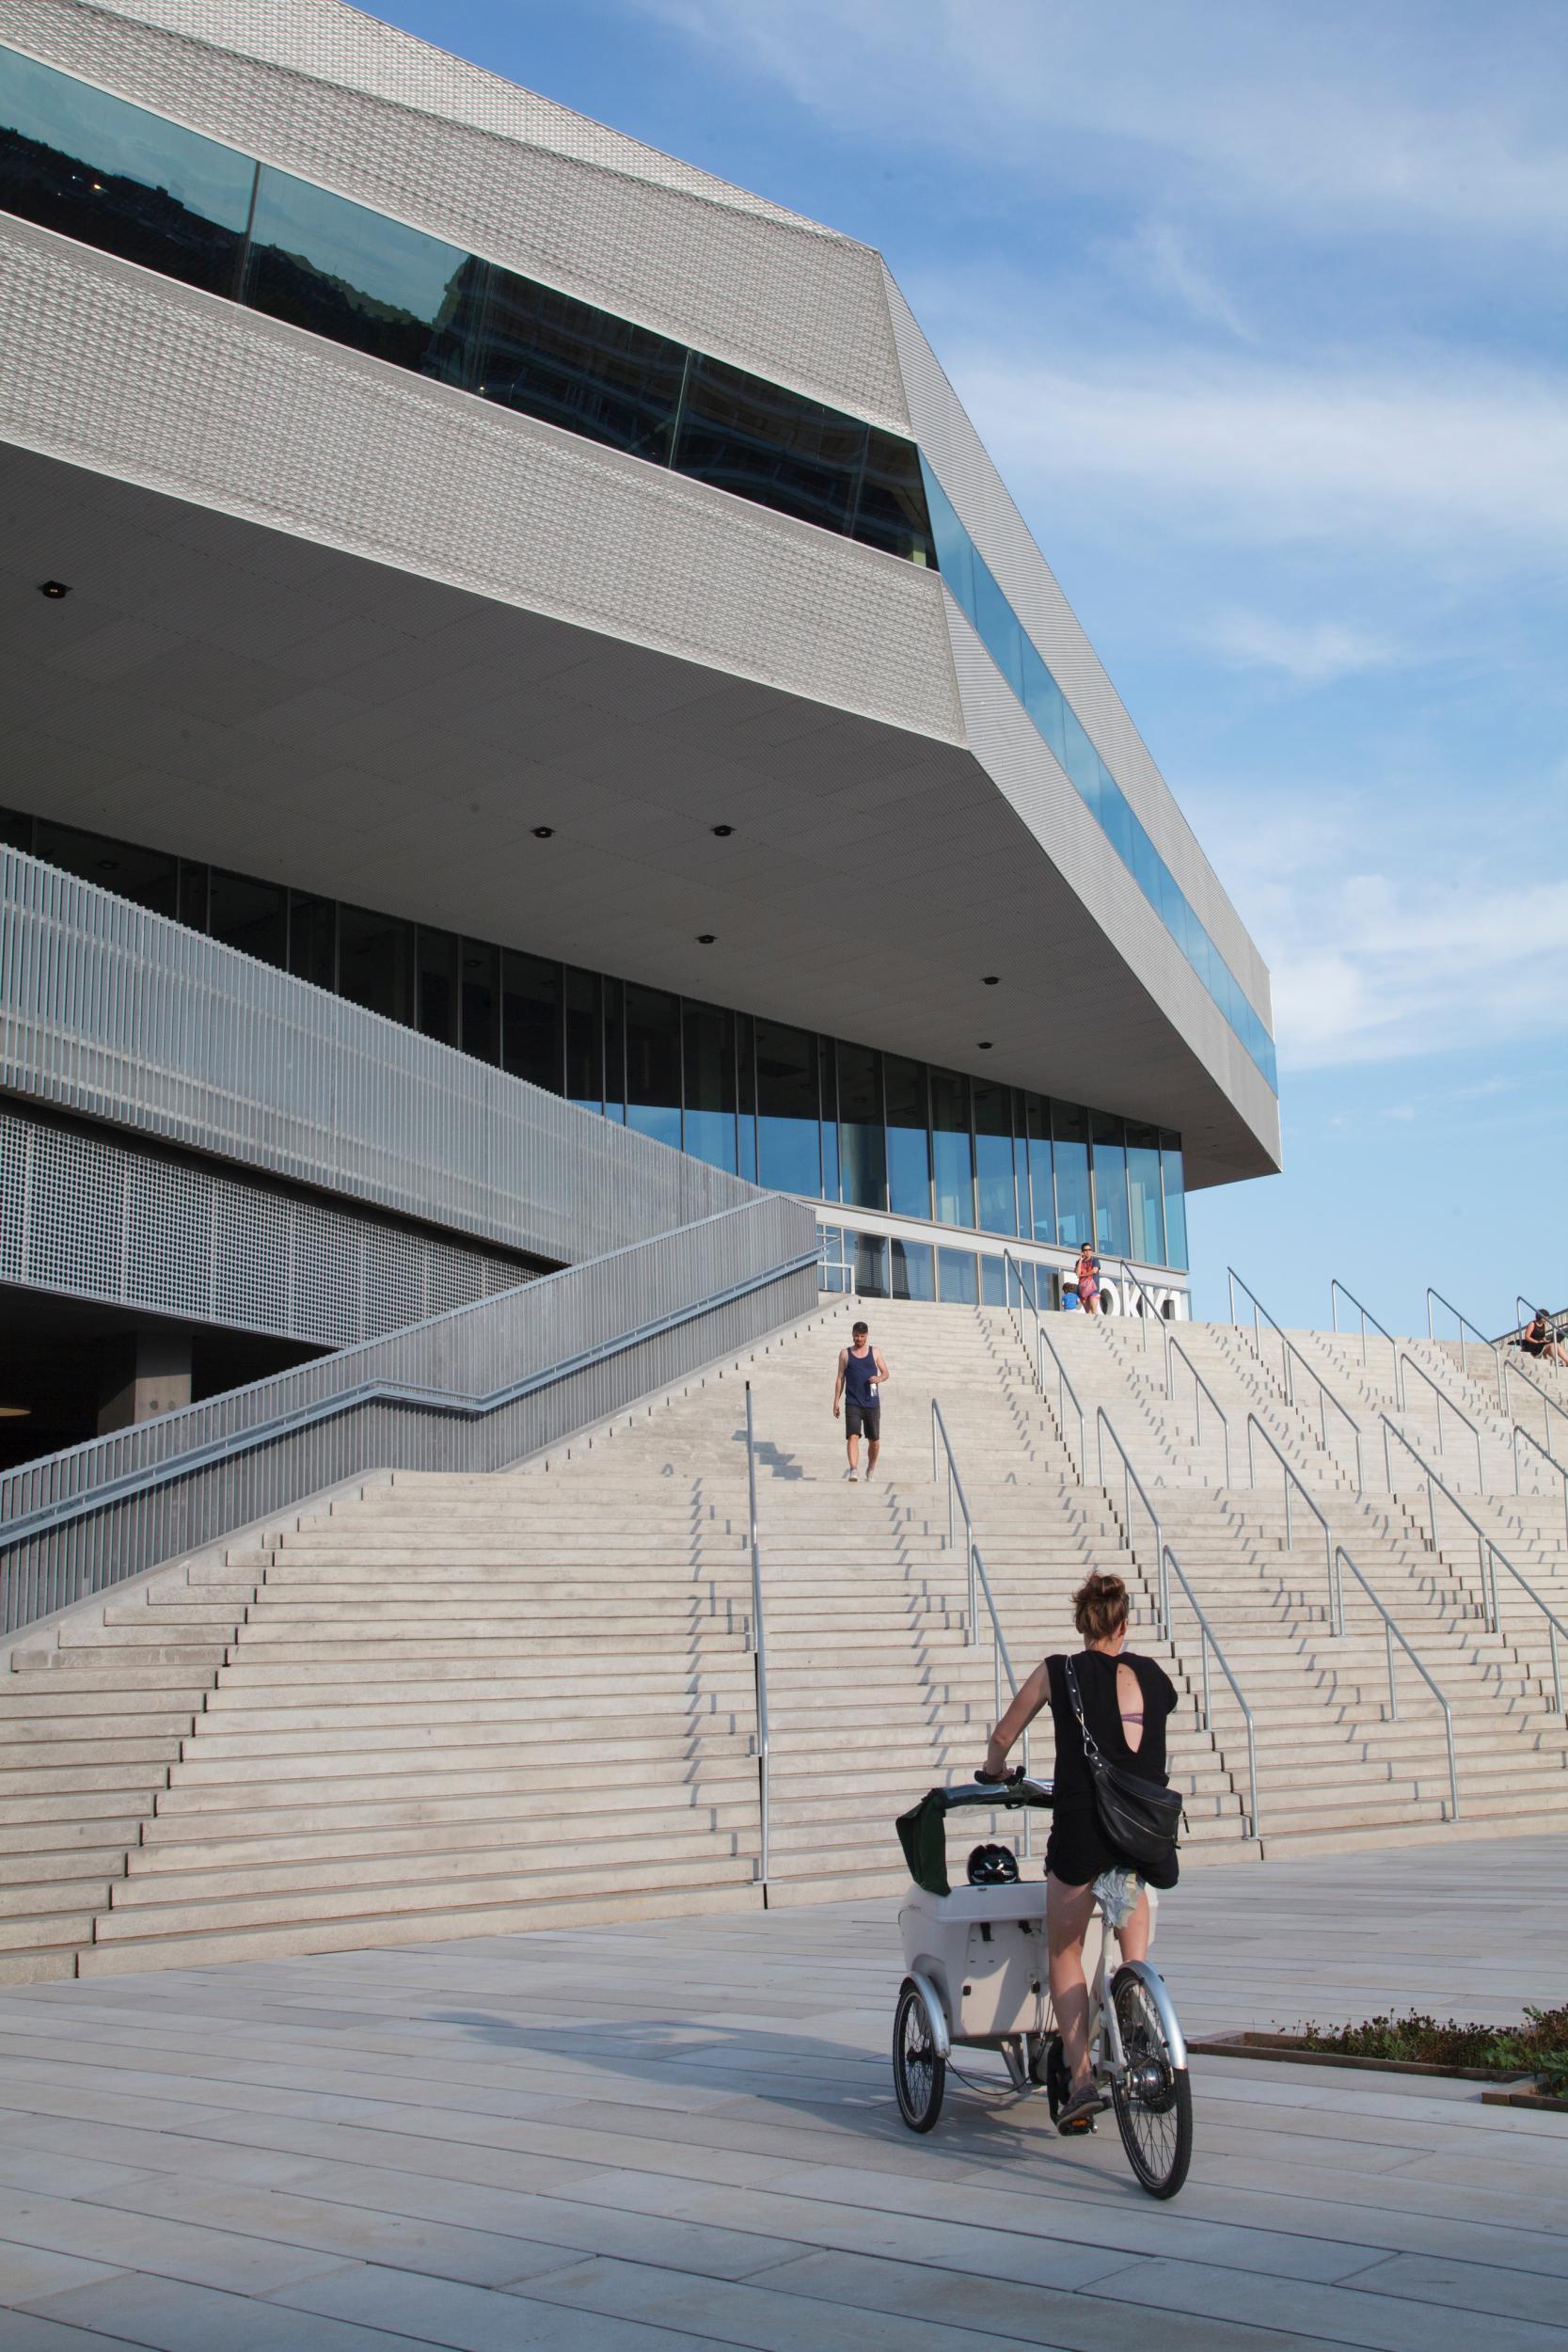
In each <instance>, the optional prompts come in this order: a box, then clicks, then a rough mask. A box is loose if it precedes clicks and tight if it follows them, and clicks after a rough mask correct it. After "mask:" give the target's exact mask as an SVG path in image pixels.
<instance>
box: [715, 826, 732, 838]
mask: <svg viewBox="0 0 1568 2352" xmlns="http://www.w3.org/2000/svg"><path fill="white" fill-rule="evenodd" d="M713 830H714V832H715V833H716V834H718V835H719V838H720V840H721V841H726V840H728V838H729V836H730V834H732V833H734V831H735V827H734V826H733V825H715V826H714V828H713Z"/></svg>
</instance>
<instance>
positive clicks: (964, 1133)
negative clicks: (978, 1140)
mask: <svg viewBox="0 0 1568 2352" xmlns="http://www.w3.org/2000/svg"><path fill="white" fill-rule="evenodd" d="M931 1152H932V1158H933V1160H934V1162H935V1166H936V1193H937V1223H938V1224H939V1225H973V1224H974V1161H973V1158H972V1156H971V1151H970V1141H969V1081H968V1079H967V1078H960V1077H959V1076H958V1074H957V1073H955V1072H953V1071H951V1070H933V1071H932V1073H931Z"/></svg>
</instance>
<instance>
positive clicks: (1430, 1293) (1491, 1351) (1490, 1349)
mask: <svg viewBox="0 0 1568 2352" xmlns="http://www.w3.org/2000/svg"><path fill="white" fill-rule="evenodd" d="M1433 1299H1435V1300H1436V1302H1437V1304H1438V1306H1439V1307H1442V1308H1444V1309H1446V1310H1447V1311H1448V1312H1449V1314H1450V1315H1452V1317H1453V1319H1454V1321H1455V1322H1456V1323H1457V1324H1458V1326H1459V1369H1460V1372H1461V1374H1463V1375H1465V1377H1466V1378H1467V1377H1468V1376H1469V1374H1468V1367H1467V1366H1466V1364H1465V1332H1466V1331H1474V1332H1475V1335H1476V1337H1477V1339H1478V1340H1479V1341H1480V1342H1481V1345H1482V1347H1484V1348H1485V1350H1486V1353H1487V1356H1488V1358H1489V1359H1490V1361H1491V1364H1492V1368H1493V1370H1494V1371H1495V1372H1496V1373H1497V1401H1498V1403H1499V1404H1501V1403H1502V1402H1503V1380H1502V1358H1501V1357H1500V1356H1499V1355H1498V1353H1497V1349H1496V1348H1495V1347H1494V1346H1493V1344H1492V1343H1491V1341H1490V1340H1489V1339H1488V1338H1487V1336H1486V1334H1485V1332H1484V1331H1482V1330H1481V1329H1480V1327H1478V1326H1477V1325H1476V1324H1473V1323H1472V1322H1471V1321H1470V1318H1469V1316H1468V1315H1465V1314H1461V1312H1460V1311H1459V1309H1458V1308H1457V1307H1456V1306H1455V1305H1454V1303H1453V1300H1452V1299H1451V1298H1445V1297H1444V1295H1443V1294H1442V1292H1441V1291H1440V1290H1434V1289H1433V1285H1432V1284H1431V1283H1430V1282H1429V1283H1428V1284H1427V1338H1428V1339H1429V1340H1431V1341H1432V1343H1433V1345H1434V1346H1435V1345H1437V1344H1438V1339H1437V1334H1436V1332H1435V1330H1434V1329H1433V1320H1432V1305H1433Z"/></svg>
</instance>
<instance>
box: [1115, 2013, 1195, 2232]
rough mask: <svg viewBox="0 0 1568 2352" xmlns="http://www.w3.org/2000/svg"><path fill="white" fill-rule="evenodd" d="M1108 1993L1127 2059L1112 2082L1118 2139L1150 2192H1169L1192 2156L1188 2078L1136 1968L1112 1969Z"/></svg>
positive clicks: (1166, 2194)
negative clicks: (1123, 2069)
mask: <svg viewBox="0 0 1568 2352" xmlns="http://www.w3.org/2000/svg"><path fill="white" fill-rule="evenodd" d="M1111 1999H1112V2001H1113V2002H1114V2003H1115V2006H1116V2012H1117V2026H1118V2028H1119V2030H1120V2033H1121V2046H1122V2053H1123V2056H1124V2057H1125V2058H1126V2060H1127V2072H1126V2074H1124V2076H1123V2077H1122V2079H1121V2081H1119V2082H1113V2084H1112V2086H1111V2095H1112V2100H1113V2103H1114V2105H1115V2106H1116V2111H1117V2129H1118V2130H1119V2132H1120V2133H1121V2144H1122V2146H1123V2147H1124V2148H1125V2149H1126V2151H1127V2161H1128V2163H1129V2164H1130V2165H1131V2166H1132V2169H1133V2171H1134V2173H1135V2174H1136V2175H1137V2178H1138V2181H1139V2183H1140V2185H1142V2186H1143V2187H1144V2188H1146V2189H1148V2193H1149V2195H1150V2196H1151V2197H1174V2196H1175V2195H1176V2192H1177V2190H1178V2189H1179V2188H1180V2186H1181V2184H1182V2182H1183V2181H1184V2180H1185V2179H1186V2177H1187V2167H1188V2166H1189V2165H1190V2164H1191V2162H1192V2160H1193V2090H1192V2084H1191V2082H1190V2081H1189V2080H1188V2076H1187V2070H1186V2068H1185V2067H1184V2066H1181V2067H1179V2066H1177V2065H1175V2064H1174V2062H1173V2060H1172V2056H1171V2046H1170V2038H1169V2036H1168V2035H1167V2033H1166V2031H1165V2025H1164V2018H1163V2016H1162V2015H1161V2011H1160V2004H1159V2003H1158V2002H1157V2001H1156V2000H1155V1999H1154V1997H1153V1995H1152V1994H1151V1993H1150V1992H1149V1989H1148V1985H1147V1984H1146V1983H1145V1982H1144V1980H1143V1979H1142V1977H1140V1976H1139V1975H1138V1973H1137V1971H1136V1970H1135V1969H1133V1968H1118V1969H1117V1974H1116V1979H1115V1981H1114V1983H1113V1984H1112V1987H1111Z"/></svg>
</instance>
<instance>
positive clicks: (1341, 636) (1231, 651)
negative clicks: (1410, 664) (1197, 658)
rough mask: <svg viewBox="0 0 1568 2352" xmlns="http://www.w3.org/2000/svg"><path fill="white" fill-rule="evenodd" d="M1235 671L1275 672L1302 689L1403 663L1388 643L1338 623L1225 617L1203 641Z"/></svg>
mask: <svg viewBox="0 0 1568 2352" xmlns="http://www.w3.org/2000/svg"><path fill="white" fill-rule="evenodd" d="M1205 642H1206V644H1208V646H1209V647H1210V648H1211V649H1212V651H1215V652H1217V653H1218V654H1219V655H1220V657H1221V659H1222V660H1225V661H1227V662H1228V663H1230V664H1231V665H1232V666H1233V667H1234V668H1236V669H1239V670H1277V671H1280V672H1282V673H1283V675H1285V676H1286V677H1289V678H1292V679H1294V680H1295V681H1296V682H1297V684H1299V685H1302V686H1326V685H1329V684H1331V683H1332V682H1333V680H1334V679H1336V678H1341V677H1351V676H1354V675H1355V674H1356V673H1357V672H1359V671H1363V670H1385V669H1390V668H1392V667H1394V666H1395V665H1396V664H1397V663H1399V662H1400V661H1402V660H1404V659H1405V657H1404V656H1403V655H1402V653H1401V652H1400V650H1399V649H1398V648H1397V647H1396V646H1395V645H1393V644H1390V642H1389V641H1388V639H1386V637H1380V636H1377V635H1375V634H1370V633H1369V632H1367V631H1366V630H1363V629H1356V628H1348V627H1347V626H1346V625H1345V623H1344V622H1342V621H1314V622H1312V623H1310V624H1308V625H1307V626H1305V627H1298V626H1295V625H1293V624H1292V623H1291V622H1288V621H1274V620H1270V619H1269V618H1268V616H1267V615H1266V614H1265V613H1261V612H1228V613H1226V614H1224V615H1222V616H1221V618H1220V619H1219V621H1218V622H1217V623H1216V624H1215V626H1214V628H1213V629H1212V631H1211V633H1210V634H1209V636H1208V638H1207V639H1206V641H1205Z"/></svg>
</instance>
